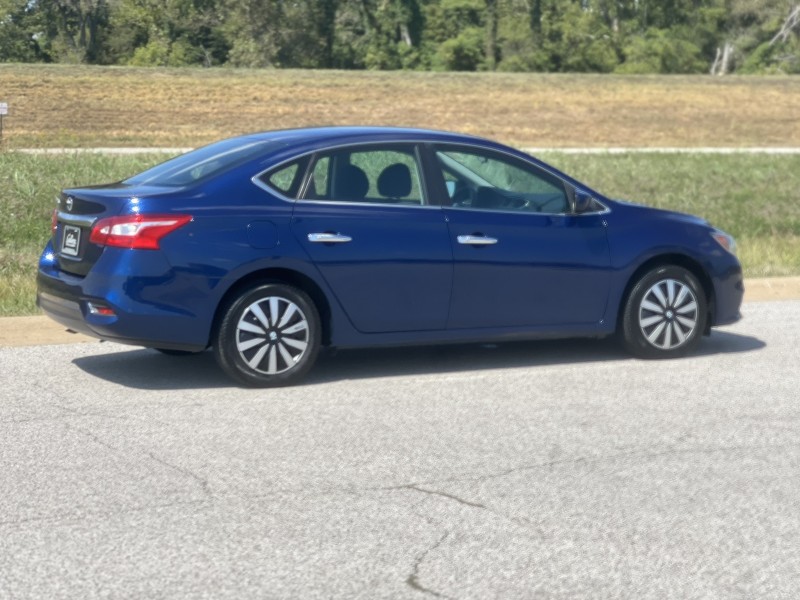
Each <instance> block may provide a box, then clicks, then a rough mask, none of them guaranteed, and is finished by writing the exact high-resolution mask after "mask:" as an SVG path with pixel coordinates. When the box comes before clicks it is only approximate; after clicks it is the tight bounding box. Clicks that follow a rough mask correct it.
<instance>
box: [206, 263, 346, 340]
mask: <svg viewBox="0 0 800 600" xmlns="http://www.w3.org/2000/svg"><path fill="white" fill-rule="evenodd" d="M263 283H283V284H286V285H291V286H293V287H296V288H298V289H300V290H302V291H303V292H305V293H306V294H308V296H309V298H311V301H312V302H313V303H314V306H315V307H316V309H317V312H318V313H319V318H320V323H321V325H322V340H321V341H322V345H329V344H330V340H331V307H330V303H329V302H328V298H327V297H326V296H325V293H324V292H323V291H322V289H321V288H320V287H319V285H317V283H316V282H315V281H314V280H313V279H311V278H310V277H308V276H307V275H304V274H303V273H299V272H298V271H293V270H292V269H286V268H268V269H260V270H258V271H253V272H251V273H248V274H247V275H245V276H243V277H241V278H240V279H238V280H237V281H236V282H235V283H233V285H231V286H230V287H229V288H228V290H227V291H226V292H225V294H224V295H223V296H222V298H220V301H219V302H218V303H217V308H216V310H215V311H214V320H213V322H212V326H211V332H210V339H209V344H212V343H213V340H214V337H215V335H216V331H217V329H218V328H219V323H220V321H221V319H222V316H223V314H224V311H225V309H226V308H227V307H228V306H229V305H230V303H231V302H233V301H234V299H235V298H236V297H238V296H239V295H240V294H241V293H242V292H244V291H245V290H247V289H249V288H252V287H255V286H256V285H260V284H263Z"/></svg>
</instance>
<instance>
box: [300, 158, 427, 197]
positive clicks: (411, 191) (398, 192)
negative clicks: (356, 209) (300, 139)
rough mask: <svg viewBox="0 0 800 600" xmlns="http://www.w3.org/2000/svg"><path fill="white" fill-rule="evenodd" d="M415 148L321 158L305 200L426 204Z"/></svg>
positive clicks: (315, 167)
mask: <svg viewBox="0 0 800 600" xmlns="http://www.w3.org/2000/svg"><path fill="white" fill-rule="evenodd" d="M420 173H421V170H420V166H419V160H418V159H417V154H416V152H415V150H414V147H413V146H408V147H381V146H369V147H366V148H364V147H362V148H344V149H339V150H335V151H333V152H326V153H323V154H319V155H317V157H316V160H315V162H314V165H313V167H312V169H311V177H310V179H309V182H308V185H307V186H306V191H305V194H304V196H303V197H304V199H306V200H333V201H340V202H368V203H375V204H408V205H417V206H419V205H421V204H425V199H424V196H423V192H422V177H421V175H420Z"/></svg>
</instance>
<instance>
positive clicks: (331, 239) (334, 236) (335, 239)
mask: <svg viewBox="0 0 800 600" xmlns="http://www.w3.org/2000/svg"><path fill="white" fill-rule="evenodd" d="M308 241H309V242H315V243H317V244H346V243H347V242H352V241H353V238H351V237H350V236H349V235H342V234H341V233H309V234H308Z"/></svg>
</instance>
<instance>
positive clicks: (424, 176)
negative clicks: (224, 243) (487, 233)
mask: <svg viewBox="0 0 800 600" xmlns="http://www.w3.org/2000/svg"><path fill="white" fill-rule="evenodd" d="M424 144H426V142H425V141H421V140H400V141H396V140H369V141H362V142H348V143H343V144H334V145H331V146H325V147H324V148H317V149H315V150H309V151H308V152H305V153H303V154H298V155H296V156H292V157H291V158H287V159H286V160H283V161H280V162H278V163H276V164H274V165H271V166H270V167H268V168H266V169H264V170H262V171H259V172H258V173H256V174H255V175H253V176H252V177H251V178H250V181H251V183H253V184H254V185H255V186H256V187H259V188H261V189H262V190H264V191H266V192H268V193H270V194H272V195H274V196H275V197H276V198H278V199H279V200H282V201H284V202H289V203H292V204H294V203H295V202H304V203H307V204H322V205H346V206H392V207H396V208H437V209H438V208H442V207H441V206H440V205H438V204H432V203H431V201H430V188H429V186H428V177H429V174H428V171H427V165H426V156H425V153H424V152H423V151H422V146H423V145H424ZM370 146H383V147H385V148H387V149H391V147H392V146H394V147H402V148H409V147H410V148H411V150H412V154H413V156H414V159H415V160H416V161H417V171H418V174H419V180H420V181H419V185H420V193H421V194H422V204H398V203H396V202H357V201H350V200H315V199H309V198H302V196H303V195H304V194H305V193H306V191H307V188H308V184H309V182H310V180H311V174H312V172H313V168H312V165H316V162H317V157H318V155H320V154H327V153H330V152H334V151H337V150H343V149H346V148H367V147H370ZM301 159H309V160H308V162H307V163H306V166H305V172H304V174H303V179H302V181H301V183H300V187H299V188H298V190H297V198H291V197H289V196H287V195H286V194H284V193H282V192H281V191H280V190H276V189H275V188H273V187H270V186H269V185H268V184H266V183H264V182H263V181H262V180H261V177H263V176H264V175H266V174H268V173H271V172H272V171H274V170H279V169H280V168H281V167H283V166H286V165H288V164H290V163H292V162H295V161H298V160H301Z"/></svg>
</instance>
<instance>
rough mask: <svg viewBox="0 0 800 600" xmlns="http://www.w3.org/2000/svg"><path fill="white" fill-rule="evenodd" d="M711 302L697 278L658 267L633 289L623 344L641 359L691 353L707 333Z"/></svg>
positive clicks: (681, 270) (679, 269)
mask: <svg viewBox="0 0 800 600" xmlns="http://www.w3.org/2000/svg"><path fill="white" fill-rule="evenodd" d="M707 318H708V302H707V300H706V295H705V292H704V291H703V288H702V286H701V285H700V283H699V282H698V281H697V278H696V277H695V276H694V275H692V273H690V272H689V271H688V270H686V269H684V268H683V267H679V266H676V265H665V266H660V267H656V268H655V269H653V270H651V271H649V272H647V273H646V274H645V275H644V276H642V277H641V279H639V280H638V281H637V282H636V284H635V285H634V286H633V288H632V289H631V292H630V294H629V295H628V299H627V301H626V303H625V310H624V312H623V316H622V332H621V333H622V342H623V344H624V346H625V347H626V348H627V349H628V351H629V352H631V353H632V354H634V355H636V356H639V357H642V358H674V357H678V356H684V355H685V354H687V353H689V352H691V351H692V350H693V349H694V348H696V347H697V344H699V343H700V339H701V337H702V335H703V332H704V331H705V329H706V320H707Z"/></svg>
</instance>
